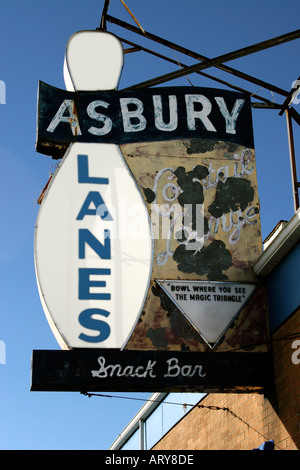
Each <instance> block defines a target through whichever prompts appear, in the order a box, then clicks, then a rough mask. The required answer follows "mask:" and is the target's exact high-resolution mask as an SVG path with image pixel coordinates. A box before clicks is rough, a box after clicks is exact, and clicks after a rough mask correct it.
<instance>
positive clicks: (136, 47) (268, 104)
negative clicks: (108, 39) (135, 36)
mask: <svg viewBox="0 0 300 470" xmlns="http://www.w3.org/2000/svg"><path fill="white" fill-rule="evenodd" d="M118 38H119V39H120V41H122V42H125V43H126V44H129V45H131V46H133V49H130V50H127V49H126V50H125V51H124V52H135V51H143V52H147V53H148V54H152V55H154V56H156V57H159V58H160V59H164V60H166V61H167V62H170V63H172V64H175V65H180V66H181V67H187V65H186V64H183V63H182V62H180V63H179V62H177V61H176V60H175V59H171V58H170V57H167V56H165V55H163V54H160V53H159V52H155V51H152V50H151V49H147V48H146V47H143V46H141V45H139V44H136V43H134V42H132V41H128V40H127V39H124V38H121V37H120V36H118ZM196 73H197V74H198V75H202V76H203V77H206V78H209V79H210V80H214V81H216V82H218V83H221V84H222V85H226V86H228V87H229V88H232V89H233V90H236V91H239V92H241V93H246V94H248V95H250V96H254V97H255V98H257V99H259V100H261V101H263V102H264V103H266V106H265V105H261V107H264V108H278V109H280V108H281V105H280V104H277V105H274V103H272V102H271V101H270V100H268V99H267V98H264V97H262V96H259V95H257V94H256V93H252V92H250V91H248V90H245V89H244V88H241V87H238V86H236V85H233V84H232V83H229V82H226V81H225V80H222V79H220V78H217V77H214V76H213V75H209V74H208V73H205V72H196ZM258 104H260V103H258ZM252 105H255V103H253V104H252ZM254 107H256V106H254ZM257 107H260V106H257Z"/></svg>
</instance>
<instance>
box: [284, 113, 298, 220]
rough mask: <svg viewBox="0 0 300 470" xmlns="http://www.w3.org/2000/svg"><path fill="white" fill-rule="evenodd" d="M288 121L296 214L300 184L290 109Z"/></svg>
mask: <svg viewBox="0 0 300 470" xmlns="http://www.w3.org/2000/svg"><path fill="white" fill-rule="evenodd" d="M285 114H286V121H287V131H288V138H289V150H290V163H291V174H292V183H293V198H294V208H295V212H296V211H297V210H298V209H299V194H298V188H299V187H300V183H298V182H297V171H296V158H295V146H294V136H293V125H292V120H291V116H290V113H289V109H286V111H285Z"/></svg>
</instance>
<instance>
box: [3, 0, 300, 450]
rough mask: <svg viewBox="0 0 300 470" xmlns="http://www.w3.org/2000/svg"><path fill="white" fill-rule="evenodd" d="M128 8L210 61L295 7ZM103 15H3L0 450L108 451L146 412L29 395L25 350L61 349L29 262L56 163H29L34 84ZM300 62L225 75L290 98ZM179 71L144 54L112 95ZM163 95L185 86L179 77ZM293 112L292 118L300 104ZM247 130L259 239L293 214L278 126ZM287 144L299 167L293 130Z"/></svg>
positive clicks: (264, 116)
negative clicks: (76, 36) (291, 140)
mask: <svg viewBox="0 0 300 470" xmlns="http://www.w3.org/2000/svg"><path fill="white" fill-rule="evenodd" d="M126 3H127V5H128V7H129V8H130V9H131V10H132V12H133V13H134V14H135V16H136V18H137V19H138V20H139V22H140V23H141V25H142V26H143V28H144V29H145V30H147V31H150V32H152V33H154V34H156V35H158V36H161V37H163V38H166V39H168V40H170V41H173V42H175V43H177V44H180V45H182V46H185V47H186V48H188V49H191V50H193V51H196V52H199V53H200V54H202V55H205V56H207V57H210V58H213V57H216V56H219V55H221V54H225V53H227V52H230V51H233V50H236V49H239V48H242V47H246V46H248V45H251V44H255V43H258V42H260V41H264V40H267V39H270V38H273V37H276V36H279V35H282V34H285V33H288V32H290V31H293V30H296V29H298V28H299V2H298V0H286V1H285V2H281V1H280V2H279V1H276V2H274V1H271V0H265V1H261V0H260V1H259V0H253V1H252V2H247V3H246V2H240V1H237V0H228V1H227V2H223V1H221V0H215V1H212V2H200V1H199V0H190V1H189V2H182V1H181V0H163V1H161V0H151V1H146V0H144V1H140V0H127V1H126ZM103 4H104V1H103V0H101V1H96V0H89V1H85V2H83V1H79V0H72V1H70V0H52V1H51V2H48V1H47V2H46V1H44V0H39V1H37V0H28V1H26V2H23V1H21V0H11V1H9V2H5V4H4V3H3V4H2V5H1V15H0V80H2V81H3V82H4V83H5V86H6V100H5V101H6V103H5V104H0V161H1V171H0V205H1V230H0V240H1V245H0V246H1V250H0V267H1V268H0V276H1V283H0V286H1V287H0V288H1V291H0V292H1V295H0V340H1V343H0V344H1V345H2V346H3V345H5V364H0V449H7V450H8V449H26V450H27V449H68V450H69V449H70V450H72V449H107V448H108V447H109V445H110V444H111V443H112V442H113V441H114V439H115V438H116V437H117V436H118V434H119V433H120V431H121V430H122V429H123V428H124V426H125V425H126V424H127V423H128V422H129V420H130V419H131V418H132V417H133V415H134V414H135V412H136V411H137V410H138V409H139V408H140V407H141V406H142V404H143V402H142V401H133V400H126V399H120V398H103V397H102V398H96V397H94V398H87V397H85V396H83V395H80V394H79V393H58V392H53V393H48V392H30V359H31V353H32V350H34V349H58V345H57V343H56V340H55V339H54V336H53V334H52V332H51V330H50V328H49V326H48V323H47V321H46V318H45V315H44V313H43V310H42V306H41V304H40V300H39V296H38V291H37V285H36V280H35V272H34V262H33V236H34V225H35V220H36V217H37V213H38V209H39V206H38V205H37V199H38V197H39V194H40V192H41V190H42V189H43V187H44V185H45V184H46V182H47V179H48V175H49V173H51V172H53V170H54V168H55V161H53V160H51V159H50V158H49V157H46V156H45V155H40V154H38V153H37V152H36V151H35V138H36V104H37V87H38V81H39V80H42V81H45V82H46V83H49V84H51V85H53V86H57V87H60V88H65V86H64V81H63V59H64V52H65V47H66V44H67V41H68V39H69V37H70V36H71V35H72V34H73V33H75V32H76V31H79V30H84V29H96V28H97V27H98V26H99V23H100V17H101V12H102V8H103ZM109 14H110V15H112V16H115V17H117V18H120V19H122V20H124V21H126V22H129V23H132V24H133V21H132V19H131V17H130V16H129V14H128V12H127V11H126V10H125V8H124V7H123V6H122V4H121V2H120V1H119V0H111V2H110V7H109ZM108 31H110V32H115V33H116V34H119V35H120V36H121V37H124V38H127V39H129V40H132V41H135V42H137V43H140V44H143V45H144V46H145V47H148V48H150V49H154V50H156V51H158V52H162V53H164V54H165V55H168V56H169V57H171V58H172V59H173V58H174V57H176V58H177V59H178V60H179V61H182V62H184V63H186V64H193V63H195V60H194V59H189V58H187V57H184V56H182V55H181V54H179V53H177V52H176V53H175V55H174V51H171V50H170V49H167V48H163V47H160V46H158V45H156V44H154V43H152V42H151V41H149V40H146V39H145V38H141V37H138V36H136V35H134V34H132V33H130V32H127V31H124V30H123V29H121V28H118V27H116V26H114V25H111V24H108ZM299 55H300V41H299V39H298V40H295V41H293V42H290V43H286V44H283V45H280V46H278V47H275V48H272V49H270V50H266V51H262V52H259V53H257V54H254V55H251V56H247V57H244V58H242V59H238V60H235V61H232V62H230V63H228V65H230V66H231V67H234V68H236V69H238V70H241V71H243V72H246V73H248V74H250V75H252V76H255V77H258V78H260V79H262V80H265V81H266V82H269V83H272V84H273V85H276V86H278V87H280V88H283V89H285V90H290V88H291V86H292V82H293V81H294V80H296V79H297V78H298V76H299V75H300V74H299ZM175 69H176V66H174V65H172V64H169V63H167V62H165V61H162V60H160V59H158V58H154V57H149V56H148V55H147V54H145V53H142V52H139V53H132V54H128V55H127V56H125V63H124V71H123V75H122V78H121V82H120V88H123V87H127V86H130V85H131V84H134V83H137V82H140V81H143V80H147V79H149V78H152V77H155V76H157V75H161V74H164V73H167V72H170V71H172V70H175ZM206 72H207V73H211V74H212V75H215V76H216V77H220V78H222V79H224V80H227V81H228V82H231V83H234V84H236V85H238V86H241V87H244V88H246V89H248V90H249V91H251V92H252V93H256V92H258V91H259V88H260V87H259V86H257V85H253V84H248V82H245V81H242V80H240V79H237V78H236V77H234V76H232V75H228V74H225V72H221V71H220V70H217V69H215V68H212V69H209V70H206ZM189 78H190V80H191V82H192V84H193V85H194V86H211V87H216V88H218V87H220V85H218V84H216V83H215V82H213V81H211V80H208V79H206V78H203V77H201V76H199V75H195V74H193V75H191V76H190V77H189ZM166 85H185V86H187V85H189V82H188V81H187V78H185V77H183V78H182V79H179V80H176V81H173V82H170V83H168V84H166ZM259 93H260V94H261V95H262V96H264V97H266V98H268V99H269V100H271V101H273V100H274V102H276V103H282V102H283V100H284V98H283V97H282V96H280V95H278V94H276V93H271V92H270V91H268V90H260V91H259ZM299 101H300V100H299ZM294 106H295V109H296V110H297V111H298V112H299V111H300V104H297V103H296V104H295V105H294ZM297 106H298V108H299V109H297ZM253 126H254V139H255V140H254V141H255V149H256V163H257V172H258V190H259V197H260V203H261V224H262V236H263V239H264V238H265V237H266V236H267V235H268V234H269V232H270V231H271V230H272V229H273V228H274V227H275V225H276V224H277V222H278V221H279V220H281V219H284V220H289V219H290V218H291V217H292V215H293V213H294V207H293V198H292V186H291V172H290V163H289V151H288V138H287V131H286V120H285V116H279V115H278V110H259V109H255V110H253ZM294 137H295V147H296V155H297V162H298V167H299V166H300V162H299V152H300V145H299V144H300V142H299V128H298V126H297V125H296V124H294ZM2 359H3V355H2ZM0 362H1V361H0ZM2 362H3V360H2ZM115 395H122V396H124V393H116V394H115ZM129 396H132V395H129ZM133 396H135V397H139V398H146V397H147V396H148V394H143V395H138V394H134V395H133Z"/></svg>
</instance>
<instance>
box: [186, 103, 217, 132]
mask: <svg viewBox="0 0 300 470" xmlns="http://www.w3.org/2000/svg"><path fill="white" fill-rule="evenodd" d="M185 102H186V113H187V126H188V129H189V130H191V131H194V130H196V119H200V121H201V122H202V123H203V124H204V127H205V128H206V129H207V130H208V131H212V132H217V130H216V128H215V127H214V125H213V124H212V122H211V121H210V120H209V119H208V117H207V116H208V115H209V114H210V112H211V108H212V104H211V102H210V101H209V99H208V98H206V96H204V95H185ZM195 103H200V104H201V105H202V109H201V110H200V111H196V110H195Z"/></svg>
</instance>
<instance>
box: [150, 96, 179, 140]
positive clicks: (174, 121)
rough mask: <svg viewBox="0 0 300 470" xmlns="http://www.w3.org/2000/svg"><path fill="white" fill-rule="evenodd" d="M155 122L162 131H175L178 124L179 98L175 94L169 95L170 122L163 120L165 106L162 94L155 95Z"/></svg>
mask: <svg viewBox="0 0 300 470" xmlns="http://www.w3.org/2000/svg"><path fill="white" fill-rule="evenodd" d="M153 105H154V123H155V126H156V128H157V129H159V130H160V131H174V130H175V129H176V128H177V125H178V113H177V98H176V96H175V95H170V96H169V122H168V123H165V122H164V120H163V106H162V99H161V95H154V96H153Z"/></svg>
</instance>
